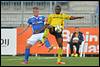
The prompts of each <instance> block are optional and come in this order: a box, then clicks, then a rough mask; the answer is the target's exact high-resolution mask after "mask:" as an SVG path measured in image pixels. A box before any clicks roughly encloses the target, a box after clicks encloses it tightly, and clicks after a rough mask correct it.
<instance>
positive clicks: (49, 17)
mask: <svg viewBox="0 0 100 67" xmlns="http://www.w3.org/2000/svg"><path fill="white" fill-rule="evenodd" d="M51 19H52V18H51V15H49V16H48V18H47V24H50V23H51Z"/></svg>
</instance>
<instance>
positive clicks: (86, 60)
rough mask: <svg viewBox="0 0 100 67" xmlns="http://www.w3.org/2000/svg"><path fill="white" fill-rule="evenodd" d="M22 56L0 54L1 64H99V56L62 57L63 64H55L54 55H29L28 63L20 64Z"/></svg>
mask: <svg viewBox="0 0 100 67" xmlns="http://www.w3.org/2000/svg"><path fill="white" fill-rule="evenodd" d="M23 58H24V56H1V66H99V57H63V58H62V60H63V61H64V62H65V64H60V65H59V64H56V59H57V58H56V57H34V56H30V58H29V64H21V62H22V61H23Z"/></svg>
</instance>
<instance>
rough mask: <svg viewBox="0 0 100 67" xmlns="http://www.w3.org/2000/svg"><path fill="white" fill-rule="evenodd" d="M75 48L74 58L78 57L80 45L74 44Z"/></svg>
mask: <svg viewBox="0 0 100 67" xmlns="http://www.w3.org/2000/svg"><path fill="white" fill-rule="evenodd" d="M75 46H76V54H75V57H77V56H79V47H80V44H79V43H76V44H75Z"/></svg>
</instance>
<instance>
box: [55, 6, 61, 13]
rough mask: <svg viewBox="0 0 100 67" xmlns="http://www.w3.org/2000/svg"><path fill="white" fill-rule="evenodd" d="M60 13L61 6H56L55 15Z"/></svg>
mask: <svg viewBox="0 0 100 67" xmlns="http://www.w3.org/2000/svg"><path fill="white" fill-rule="evenodd" d="M60 12H61V6H60V5H57V6H56V7H55V13H56V14H60Z"/></svg>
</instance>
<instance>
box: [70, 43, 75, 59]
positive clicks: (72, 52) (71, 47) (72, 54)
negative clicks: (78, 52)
mask: <svg viewBox="0 0 100 67" xmlns="http://www.w3.org/2000/svg"><path fill="white" fill-rule="evenodd" d="M69 44H70V54H71V57H73V56H74V51H73V43H72V42H69Z"/></svg>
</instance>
